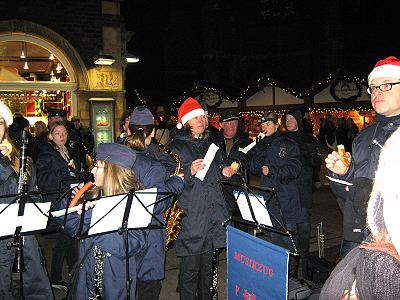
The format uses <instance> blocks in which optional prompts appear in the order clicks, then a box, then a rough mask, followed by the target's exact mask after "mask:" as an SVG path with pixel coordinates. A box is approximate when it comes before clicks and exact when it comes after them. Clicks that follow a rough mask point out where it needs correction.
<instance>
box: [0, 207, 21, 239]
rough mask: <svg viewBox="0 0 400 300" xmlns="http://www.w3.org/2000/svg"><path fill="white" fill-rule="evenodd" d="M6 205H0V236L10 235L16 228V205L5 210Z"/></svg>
mask: <svg viewBox="0 0 400 300" xmlns="http://www.w3.org/2000/svg"><path fill="white" fill-rule="evenodd" d="M7 205H8V204H0V211H2V213H1V215H0V236H7V235H12V234H14V232H15V227H17V216H18V205H17V204H11V205H10V206H9V207H7V209H6V210H4V211H3V209H4V208H6V206H7Z"/></svg>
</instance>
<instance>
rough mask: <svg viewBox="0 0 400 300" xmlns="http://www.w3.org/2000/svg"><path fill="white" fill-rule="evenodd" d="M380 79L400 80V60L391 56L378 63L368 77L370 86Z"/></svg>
mask: <svg viewBox="0 0 400 300" xmlns="http://www.w3.org/2000/svg"><path fill="white" fill-rule="evenodd" d="M378 77H394V78H399V79H400V59H398V58H396V57H394V56H389V57H387V58H385V59H382V60H380V61H378V62H377V63H376V65H375V67H374V69H373V70H372V71H371V73H369V75H368V85H370V84H371V81H372V80H373V79H375V78H378Z"/></svg>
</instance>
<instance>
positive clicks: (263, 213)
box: [233, 191, 272, 227]
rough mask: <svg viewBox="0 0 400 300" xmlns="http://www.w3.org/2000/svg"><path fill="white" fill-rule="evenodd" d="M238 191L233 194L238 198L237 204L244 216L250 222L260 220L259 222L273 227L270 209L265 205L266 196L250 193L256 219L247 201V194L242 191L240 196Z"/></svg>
mask: <svg viewBox="0 0 400 300" xmlns="http://www.w3.org/2000/svg"><path fill="white" fill-rule="evenodd" d="M238 193H239V192H238V191H234V192H233V195H234V196H235V199H236V198H237V204H238V207H239V210H240V213H241V214H242V218H243V219H244V220H246V221H250V222H258V223H259V224H263V225H267V226H271V227H272V222H271V218H270V216H269V213H268V210H267V208H266V207H265V201H264V197H263V196H261V195H257V197H256V196H255V195H251V194H249V199H250V205H251V207H252V208H253V212H254V216H255V218H256V220H254V219H253V217H252V215H251V211H250V207H249V205H248V203H247V199H246V195H245V194H244V193H243V192H241V193H240V194H239V198H238Z"/></svg>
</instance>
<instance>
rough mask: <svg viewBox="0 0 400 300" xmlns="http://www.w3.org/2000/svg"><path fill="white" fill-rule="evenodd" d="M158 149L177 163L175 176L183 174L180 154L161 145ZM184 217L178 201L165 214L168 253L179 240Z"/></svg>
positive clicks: (166, 249)
mask: <svg viewBox="0 0 400 300" xmlns="http://www.w3.org/2000/svg"><path fill="white" fill-rule="evenodd" d="M158 147H159V148H160V151H162V152H163V153H165V154H168V155H170V156H172V157H173V159H174V161H175V171H174V174H173V175H179V174H182V173H183V168H182V162H181V160H180V158H179V156H178V154H175V153H172V152H171V150H170V149H168V147H167V146H165V145H163V144H161V143H159V144H158ZM183 215H184V211H183V209H182V208H180V207H179V206H178V205H177V201H174V203H173V205H172V206H171V207H170V208H168V209H167V211H166V212H165V214H164V220H165V222H166V224H165V230H166V235H167V237H166V240H165V251H168V250H169V249H170V248H171V246H172V244H173V243H174V241H175V240H176V239H177V238H178V235H179V232H180V231H181V224H180V222H181V220H182V217H183Z"/></svg>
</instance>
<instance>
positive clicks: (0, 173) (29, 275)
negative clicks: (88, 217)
mask: <svg viewBox="0 0 400 300" xmlns="http://www.w3.org/2000/svg"><path fill="white" fill-rule="evenodd" d="M11 123H12V113H11V111H10V109H9V108H8V106H7V105H6V104H5V103H4V102H2V101H0V151H1V155H0V195H2V196H4V195H12V194H13V195H15V194H17V193H18V180H19V178H18V172H19V168H20V160H19V156H20V153H19V152H18V150H17V149H16V147H15V146H14V145H13V144H12V142H11V139H10V137H9V135H8V126H9V125H10V124H11ZM27 171H28V178H29V179H28V188H27V190H28V192H31V191H35V190H36V174H35V170H34V164H33V163H32V161H31V160H30V159H29V158H28V166H27ZM14 199H15V197H13V198H0V203H10V202H11V201H13V200H14ZM30 199H32V200H33V201H37V202H41V198H40V196H38V195H32V196H30ZM0 217H1V215H0ZM23 240H24V244H23V257H24V262H25V268H26V272H24V273H23V292H24V296H25V298H26V299H33V298H34V299H53V294H52V290H51V287H50V282H49V278H48V276H47V271H46V269H45V267H44V265H45V263H44V260H43V257H42V255H41V252H42V251H41V249H40V247H39V244H38V242H37V240H36V238H35V236H34V235H28V236H25V237H24V238H23ZM12 241H13V239H3V240H0V261H1V263H0V274H1V277H2V278H1V280H0V299H20V295H19V283H20V282H19V274H18V273H12V266H13V263H14V256H15V255H14V254H15V248H11V249H9V248H8V247H7V244H9V243H11V242H12Z"/></svg>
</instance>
